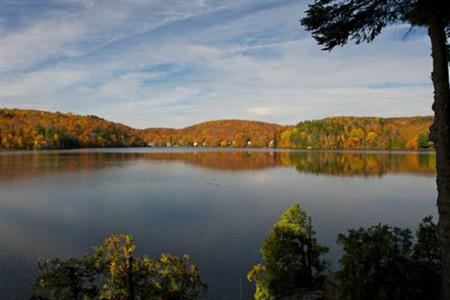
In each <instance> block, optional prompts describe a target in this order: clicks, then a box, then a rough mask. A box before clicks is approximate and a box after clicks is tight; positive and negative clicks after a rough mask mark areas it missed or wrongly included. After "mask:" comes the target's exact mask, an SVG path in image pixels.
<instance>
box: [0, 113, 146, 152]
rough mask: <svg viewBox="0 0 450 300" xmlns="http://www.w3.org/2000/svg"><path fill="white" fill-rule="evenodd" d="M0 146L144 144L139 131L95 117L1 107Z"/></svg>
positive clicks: (5, 147) (114, 145) (52, 146)
mask: <svg viewBox="0 0 450 300" xmlns="http://www.w3.org/2000/svg"><path fill="white" fill-rule="evenodd" d="M0 137H1V148H2V149H65V148H80V147H85V148H88V147H129V146H144V145H145V143H144V141H143V140H142V138H141V136H140V132H139V131H138V130H136V129H133V128H131V127H128V126H125V125H122V124H119V123H113V122H110V121H106V120H104V119H102V118H99V117H97V116H90V115H88V116H79V115H73V114H70V113H67V114H63V113H59V112H57V113H51V112H44V111H37V110H22V109H0Z"/></svg>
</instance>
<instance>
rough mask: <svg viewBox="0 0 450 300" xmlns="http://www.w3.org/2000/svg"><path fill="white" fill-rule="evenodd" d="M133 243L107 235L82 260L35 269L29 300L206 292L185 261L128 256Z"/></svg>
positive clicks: (153, 298) (157, 297)
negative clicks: (36, 270) (34, 280)
mask: <svg viewBox="0 0 450 300" xmlns="http://www.w3.org/2000/svg"><path fill="white" fill-rule="evenodd" d="M135 251H136V246H135V244H134V241H133V238H132V237H131V236H130V235H125V234H112V235H110V236H109V237H108V238H106V240H105V241H104V242H103V245H102V246H100V247H97V248H95V249H94V251H92V252H91V253H89V254H88V255H85V256H82V257H80V258H69V259H53V260H46V261H44V262H43V263H41V264H40V265H39V270H40V275H39V277H38V278H37V280H36V282H35V286H34V287H35V288H34V290H35V294H34V295H33V297H32V299H41V300H59V299H67V300H87V299H105V300H113V299H114V300H135V299H141V300H144V299H149V300H162V299H164V300H175V299H176V300H194V299H199V298H200V295H201V293H202V292H203V290H204V289H205V288H206V286H205V284H204V283H203V282H202V281H201V280H200V273H199V270H198V268H197V266H195V264H193V263H192V260H191V258H190V256H187V255H184V256H183V257H181V258H180V257H176V256H173V255H169V254H162V255H161V257H160V258H159V259H155V258H151V257H147V256H144V257H143V258H137V257H135V256H133V254H134V253H135Z"/></svg>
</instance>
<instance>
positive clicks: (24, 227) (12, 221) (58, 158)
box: [0, 148, 436, 299]
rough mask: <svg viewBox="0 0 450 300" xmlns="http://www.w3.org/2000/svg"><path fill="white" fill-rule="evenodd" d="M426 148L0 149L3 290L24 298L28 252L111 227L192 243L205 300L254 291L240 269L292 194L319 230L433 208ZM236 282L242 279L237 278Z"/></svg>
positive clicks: (153, 240) (139, 236)
mask: <svg viewBox="0 0 450 300" xmlns="http://www.w3.org/2000/svg"><path fill="white" fill-rule="evenodd" d="M434 167H435V155H434V154H431V153H383V152H353V153H352V152H326V151H324V152H295V151H269V150H268V151H263V150H260V151H258V150H250V151H248V150H233V151H223V150H220V149H208V150H201V149H173V150H168V149H148V148H138V149H102V150H76V151H55V152H51V151H50V152H4V153H0V298H1V299H26V298H27V297H29V296H30V294H31V284H32V282H33V279H34V278H35V276H36V272H37V269H36V265H37V261H39V260H42V259H44V258H53V257H70V256H75V255H79V254H82V253H85V252H88V251H89V250H90V249H91V247H93V246H95V245H99V244H100V243H101V242H102V240H103V239H104V238H105V237H106V236H107V235H108V234H109V233H112V232H122V233H130V234H132V235H134V237H135V240H136V243H137V246H138V249H139V250H140V251H139V252H140V253H145V254H150V255H154V256H157V255H159V254H160V253H161V252H167V253H172V254H176V255H180V254H183V253H189V254H191V255H192V256H193V259H194V261H195V262H196V263H197V264H198V265H199V267H200V271H201V274H202V278H203V279H204V281H205V282H206V283H207V284H208V286H209V289H208V293H209V294H208V296H207V298H208V299H239V295H240V290H242V294H243V297H242V298H243V299H251V294H252V286H251V285H250V284H248V283H247V282H246V279H245V277H246V273H247V272H248V270H250V268H251V266H252V265H253V264H255V263H257V262H259V261H260V256H259V246H260V243H261V241H262V240H263V238H264V237H265V235H266V234H267V233H268V232H269V230H270V228H271V226H272V224H273V223H274V222H276V221H277V219H278V218H279V217H280V214H281V213H282V212H283V211H284V210H285V209H287V208H288V207H289V206H291V205H292V204H293V203H295V202H298V203H300V204H301V205H302V206H303V208H305V210H306V211H307V212H308V214H310V215H311V216H312V218H313V222H314V226H315V229H316V231H317V235H318V239H319V241H320V242H321V243H322V244H324V245H327V246H329V247H330V248H331V253H330V254H329V256H328V259H329V260H330V261H331V262H333V264H334V267H336V266H337V265H338V263H337V259H338V258H339V255H340V253H341V252H340V249H339V248H338V247H337V246H336V243H335V240H336V236H337V234H338V233H342V232H345V231H346V230H347V229H349V228H354V227H358V226H368V225H375V224H377V223H378V222H383V223H389V224H391V225H397V226H402V227H409V228H411V229H413V230H415V229H416V228H417V225H418V224H419V222H420V220H421V218H422V217H423V216H425V215H429V214H432V215H435V214H436V209H435V199H436V191H435V173H434ZM241 286H242V288H240V287H241Z"/></svg>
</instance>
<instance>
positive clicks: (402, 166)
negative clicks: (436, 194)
mask: <svg viewBox="0 0 450 300" xmlns="http://www.w3.org/2000/svg"><path fill="white" fill-rule="evenodd" d="M288 160H289V161H288V162H287V163H284V164H290V165H293V166H295V168H296V169H297V170H299V171H301V172H305V173H314V174H326V175H333V176H381V175H384V174H388V173H415V174H434V170H435V164H436V156H435V155H431V154H427V153H401V154H400V153H363V152H353V153H350V152H300V153H299V152H291V153H289V158H288Z"/></svg>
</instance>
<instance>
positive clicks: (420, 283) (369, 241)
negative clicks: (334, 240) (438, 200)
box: [338, 217, 441, 300]
mask: <svg viewBox="0 0 450 300" xmlns="http://www.w3.org/2000/svg"><path fill="white" fill-rule="evenodd" d="M416 237H417V241H416V243H415V245H413V242H412V235H411V231H410V230H408V229H401V228H398V227H390V226H387V225H381V224H380V225H377V226H373V227H369V228H359V229H356V230H349V232H348V234H347V235H344V234H340V235H339V236H338V244H340V245H342V246H343V249H344V255H343V256H342V258H341V260H340V263H341V266H342V270H341V271H340V272H339V276H338V277H339V283H340V292H341V299H344V300H346V299H349V300H350V299H351V300H363V299H369V300H370V299H377V300H385V299H386V300H388V299H389V300H397V299H398V300H403V299H410V300H413V299H417V300H419V299H439V290H440V284H441V255H440V252H439V242H438V234H437V226H436V224H434V223H433V221H432V217H426V218H424V219H423V221H422V223H421V225H420V227H419V230H418V231H417V233H416Z"/></svg>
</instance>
